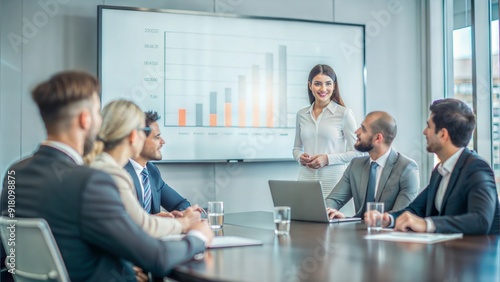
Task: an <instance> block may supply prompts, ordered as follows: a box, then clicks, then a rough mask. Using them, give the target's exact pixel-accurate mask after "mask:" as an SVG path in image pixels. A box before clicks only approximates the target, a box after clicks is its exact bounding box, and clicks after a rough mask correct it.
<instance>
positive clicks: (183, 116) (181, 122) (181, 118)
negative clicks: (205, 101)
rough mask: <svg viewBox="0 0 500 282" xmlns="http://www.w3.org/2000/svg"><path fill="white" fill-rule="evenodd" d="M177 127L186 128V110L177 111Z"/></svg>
mask: <svg viewBox="0 0 500 282" xmlns="http://www.w3.org/2000/svg"><path fill="white" fill-rule="evenodd" d="M179 126H186V109H179Z"/></svg>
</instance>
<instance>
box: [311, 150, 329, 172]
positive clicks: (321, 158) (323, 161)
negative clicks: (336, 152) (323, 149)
mask: <svg viewBox="0 0 500 282" xmlns="http://www.w3.org/2000/svg"><path fill="white" fill-rule="evenodd" d="M325 165H328V156H327V155H326V154H322V155H316V156H312V157H310V158H309V163H307V166H308V167H310V168H313V169H318V168H322V167H324V166H325Z"/></svg>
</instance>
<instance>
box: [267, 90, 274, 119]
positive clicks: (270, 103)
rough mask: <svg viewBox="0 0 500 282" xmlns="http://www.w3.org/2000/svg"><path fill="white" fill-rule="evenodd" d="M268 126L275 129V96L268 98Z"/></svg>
mask: <svg viewBox="0 0 500 282" xmlns="http://www.w3.org/2000/svg"><path fill="white" fill-rule="evenodd" d="M267 97H268V98H267V109H266V114H267V115H266V125H267V127H273V95H268V96H267Z"/></svg>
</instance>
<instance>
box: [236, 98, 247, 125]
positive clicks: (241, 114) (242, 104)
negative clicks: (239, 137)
mask: <svg viewBox="0 0 500 282" xmlns="http://www.w3.org/2000/svg"><path fill="white" fill-rule="evenodd" d="M246 110H247V109H246V105H245V102H240V107H239V109H238V117H239V118H240V119H239V122H238V126H239V127H245V125H246V122H245V121H246V119H247V115H246Z"/></svg>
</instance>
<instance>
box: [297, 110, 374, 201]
mask: <svg viewBox="0 0 500 282" xmlns="http://www.w3.org/2000/svg"><path fill="white" fill-rule="evenodd" d="M313 108H314V103H313V104H312V105H311V106H309V107H307V108H303V109H301V110H300V111H299V112H298V113H297V124H296V129H295V130H296V131H295V144H294V148H293V157H294V159H295V160H296V161H298V162H300V155H302V154H303V153H307V154H309V155H311V156H314V155H318V154H326V155H327V157H328V165H327V166H324V167H322V168H320V169H312V168H309V167H306V166H300V171H299V177H298V179H299V180H308V181H321V186H322V188H323V195H324V197H325V198H326V197H327V196H328V195H329V194H330V192H331V190H332V189H333V187H335V185H336V184H337V182H338V181H339V180H340V178H341V177H342V174H343V173H344V170H345V169H346V167H347V165H348V164H349V162H350V161H351V160H352V159H353V158H355V157H361V156H363V155H364V154H363V153H361V152H358V151H356V150H354V144H355V143H356V139H357V138H356V134H355V133H354V131H356V129H357V125H356V121H355V119H354V115H353V114H352V111H351V110H349V109H347V108H345V107H343V106H340V105H338V104H337V103H335V102H333V101H332V102H330V103H329V104H328V106H326V107H325V108H323V111H322V112H321V113H320V114H319V115H318V117H317V118H316V119H315V118H314V116H313Z"/></svg>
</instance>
